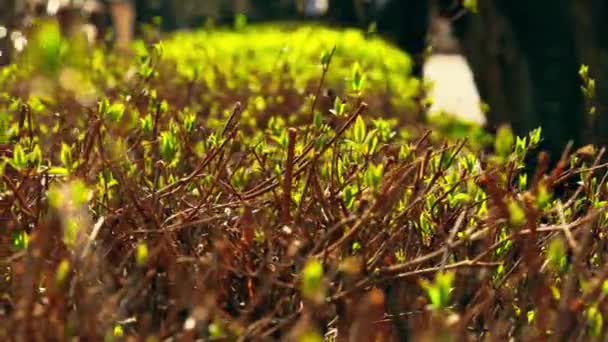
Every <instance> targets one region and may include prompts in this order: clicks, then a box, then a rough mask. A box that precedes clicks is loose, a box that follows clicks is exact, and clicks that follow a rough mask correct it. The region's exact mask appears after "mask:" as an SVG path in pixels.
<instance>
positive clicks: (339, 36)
mask: <svg viewBox="0 0 608 342" xmlns="http://www.w3.org/2000/svg"><path fill="white" fill-rule="evenodd" d="M245 30H247V31H245V32H241V33H234V32H230V31H219V32H202V31H201V32H195V33H180V34H177V35H175V36H173V37H171V38H169V39H168V40H166V41H164V42H163V43H162V44H156V45H153V46H143V45H142V46H140V49H139V50H138V52H137V55H136V56H135V57H136V58H133V59H127V58H124V57H121V56H118V55H115V54H112V53H108V52H106V51H103V50H102V49H98V48H95V49H94V50H92V51H91V52H86V53H85V47H84V46H83V45H79V44H77V42H76V41H71V40H70V41H66V40H64V39H63V38H62V37H60V36H59V35H57V33H56V31H53V29H52V26H51V27H50V28H44V29H43V31H41V33H40V36H38V37H42V38H39V39H41V40H37V39H36V38H35V37H36V36H35V35H34V36H32V37H33V38H32V39H31V41H30V47H29V50H28V52H27V53H26V54H25V55H23V56H22V57H21V59H20V60H18V61H17V62H16V64H14V65H12V66H10V67H7V68H5V69H3V70H2V77H1V81H0V84H1V86H2V89H5V91H4V92H3V94H2V102H1V103H2V106H3V107H2V112H1V113H2V116H1V117H0V131H1V132H2V135H1V138H2V144H3V146H4V149H3V151H4V152H3V153H4V157H3V162H2V182H1V183H0V186H1V187H2V193H1V195H0V196H1V197H0V198H1V200H2V207H1V209H2V211H1V216H0V219H1V220H2V222H3V227H4V228H3V229H4V231H3V234H2V237H3V241H4V242H5V243H8V244H9V245H10V246H9V247H10V250H5V251H4V253H3V255H2V257H3V259H2V264H3V267H5V268H4V270H3V272H4V273H3V280H2V283H0V285H1V286H2V291H4V295H3V299H2V300H3V308H4V312H3V315H4V316H5V318H6V319H4V320H3V322H4V323H3V325H2V327H1V329H2V330H0V333H2V334H4V335H5V336H6V337H7V338H24V339H25V338H27V339H67V338H72V337H83V338H89V339H93V340H99V339H102V338H104V339H106V340H116V339H123V338H126V337H148V338H153V339H155V340H160V339H163V340H164V339H167V338H171V337H174V338H179V339H184V340H194V339H204V340H207V339H208V340H211V339H214V340H216V339H227V340H234V339H237V338H239V337H240V338H249V339H256V340H257V339H260V340H267V339H273V338H274V339H288V338H293V339H311V340H321V339H322V338H323V337H322V336H325V337H326V338H328V339H331V338H335V337H336V334H338V335H340V336H341V337H343V336H353V337H356V338H357V339H360V340H372V339H374V338H380V340H388V339H389V338H391V337H394V338H398V339H401V340H402V339H404V338H406V336H415V337H425V336H426V337H429V338H433V337H434V338H439V337H451V336H454V337H456V338H464V337H467V336H468V337H474V336H475V337H490V338H500V339H502V338H504V339H507V338H510V337H514V338H525V337H531V336H537V337H549V336H558V337H568V336H569V337H572V336H576V337H581V338H591V337H593V336H600V335H602V334H603V332H604V326H603V316H604V315H605V311H606V308H605V298H604V297H605V292H606V289H605V288H606V285H605V284H606V279H607V278H608V271H607V269H606V267H605V266H604V265H605V262H604V258H605V256H604V252H603V250H604V248H605V246H604V245H605V238H606V236H605V233H604V232H603V227H604V226H605V223H606V219H607V217H606V215H605V203H606V202H605V201H606V195H607V191H606V190H607V189H608V188H607V186H606V183H605V180H606V177H605V173H604V167H605V165H602V164H599V160H600V159H601V156H602V155H603V153H604V150H599V151H596V150H595V149H594V148H592V147H588V148H585V149H582V150H579V151H575V152H572V153H570V152H568V151H566V153H564V156H563V158H562V161H561V162H560V163H558V166H557V168H556V169H554V170H548V169H547V168H546V167H544V166H546V165H547V163H546V160H545V159H544V158H543V154H540V159H539V163H538V164H539V168H538V170H537V172H536V173H535V174H534V175H531V176H529V177H528V176H527V174H526V173H524V172H523V161H524V159H525V158H526V157H527V156H529V155H531V154H533V153H535V148H536V146H537V145H538V144H539V142H540V140H541V138H542V136H541V130H540V129H539V130H536V131H533V132H530V134H529V135H528V136H525V137H516V136H513V134H512V133H511V131H510V130H509V129H508V127H504V128H503V129H500V130H499V134H498V135H497V137H496V138H495V139H493V140H492V141H491V142H492V143H491V144H489V145H488V144H487V142H486V140H487V137H485V135H484V134H482V133H483V132H482V131H480V130H479V128H476V127H467V126H463V125H458V124H457V125H443V126H442V129H443V130H444V134H447V135H448V136H447V137H446V136H442V135H440V134H432V133H431V131H429V130H426V129H424V126H422V127H421V126H420V125H419V124H417V123H415V122H413V121H411V120H410V121H408V119H404V120H396V119H395V117H401V114H402V113H403V117H404V118H407V117H408V115H406V114H407V113H410V109H411V108H415V106H418V105H419V104H420V103H421V99H419V98H416V96H420V94H419V91H420V87H419V84H418V81H416V80H415V79H412V78H410V77H408V75H407V70H408V69H409V59H408V58H407V56H405V55H403V54H400V53H398V52H396V51H394V50H393V49H392V48H390V47H389V46H387V45H385V44H384V43H382V42H380V41H377V40H372V41H366V40H364V38H363V37H364V36H363V35H362V34H361V33H358V32H356V31H346V32H343V33H340V32H335V31H331V30H328V29H325V28H321V27H305V28H295V29H290V33H281V30H283V29H279V28H277V27H273V26H260V27H250V28H246V29H245ZM49 37H51V38H52V39H51V38H49ZM286 38H289V39H292V40H293V43H292V44H290V45H289V46H290V48H288V49H284V48H283V47H284V39H286ZM334 42H337V43H338V45H337V46H336V49H335V51H334V50H333V45H332V44H333V43H334ZM58 61H60V62H58ZM381 75H384V76H381ZM345 79H348V81H347V82H345ZM387 84H388V85H389V88H386V85H387ZM329 88H331V89H334V95H335V96H337V97H338V98H339V100H335V99H334V98H333V95H332V94H327V93H326V89H329ZM311 95H312V96H313V99H311ZM314 98H316V100H314ZM313 103H314V104H313ZM389 104H390V105H389ZM386 106H388V107H386ZM313 108H314V109H313ZM387 108H388V109H387ZM420 108H424V107H423V106H422V107H420ZM480 132H481V133H480ZM449 134H452V135H451V136H449ZM473 134H475V135H476V137H475V138H474V139H471V137H472V135H473ZM462 136H469V138H470V139H469V140H470V141H469V140H467V139H465V138H461V137H462ZM568 334H570V335H568Z"/></svg>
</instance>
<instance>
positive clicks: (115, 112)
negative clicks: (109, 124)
mask: <svg viewBox="0 0 608 342" xmlns="http://www.w3.org/2000/svg"><path fill="white" fill-rule="evenodd" d="M124 114H125V105H124V104H122V103H113V104H112V105H110V106H109V107H108V109H107V111H106V116H107V117H108V119H109V120H110V121H113V122H119V121H120V119H122V117H123V115H124Z"/></svg>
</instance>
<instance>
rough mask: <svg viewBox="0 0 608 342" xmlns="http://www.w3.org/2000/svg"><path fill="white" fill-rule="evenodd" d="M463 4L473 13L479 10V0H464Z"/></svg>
mask: <svg viewBox="0 0 608 342" xmlns="http://www.w3.org/2000/svg"><path fill="white" fill-rule="evenodd" d="M462 5H463V6H464V8H466V9H468V10H469V11H471V13H477V12H478V8H477V0H464V2H463V3H462Z"/></svg>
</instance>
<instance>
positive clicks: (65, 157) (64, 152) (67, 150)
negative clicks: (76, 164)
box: [59, 142, 73, 170]
mask: <svg viewBox="0 0 608 342" xmlns="http://www.w3.org/2000/svg"><path fill="white" fill-rule="evenodd" d="M59 158H60V159H61V163H62V164H63V166H64V167H65V168H66V169H68V170H71V169H72V163H73V160H72V147H70V145H68V144H66V143H63V142H62V143H61V151H60V152H59Z"/></svg>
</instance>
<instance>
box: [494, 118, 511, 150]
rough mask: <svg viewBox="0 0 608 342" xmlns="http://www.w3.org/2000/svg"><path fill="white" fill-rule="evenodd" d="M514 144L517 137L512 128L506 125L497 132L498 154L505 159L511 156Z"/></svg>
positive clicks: (496, 147) (495, 144) (495, 145)
mask: <svg viewBox="0 0 608 342" xmlns="http://www.w3.org/2000/svg"><path fill="white" fill-rule="evenodd" d="M514 142H515V136H514V135H513V132H512V131H511V128H509V127H508V126H506V125H503V126H501V127H500V128H499V129H498V131H497V132H496V141H495V142H494V149H495V150H496V154H497V155H499V156H500V157H503V158H504V157H508V156H509V154H511V151H512V149H513V144H514Z"/></svg>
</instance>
